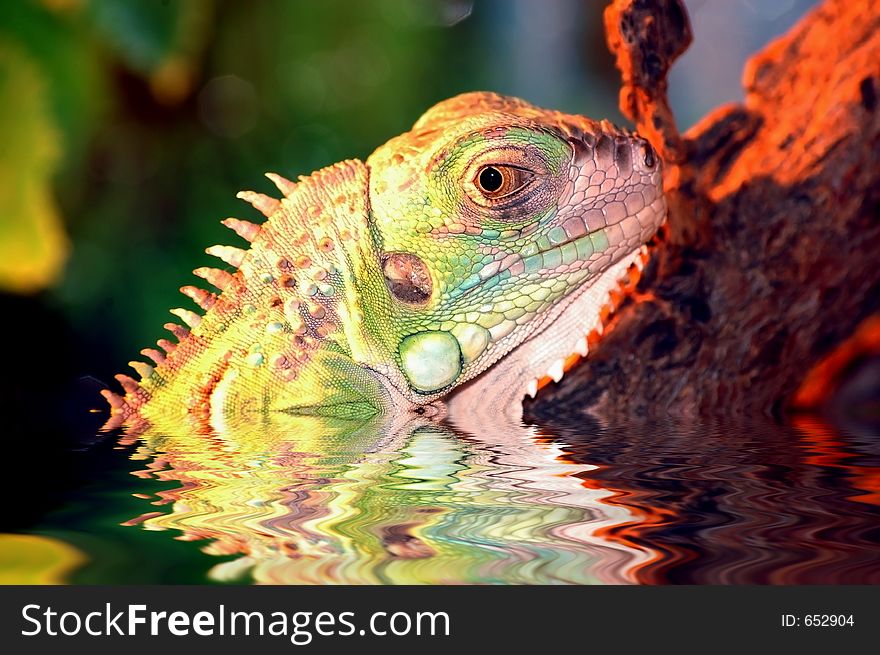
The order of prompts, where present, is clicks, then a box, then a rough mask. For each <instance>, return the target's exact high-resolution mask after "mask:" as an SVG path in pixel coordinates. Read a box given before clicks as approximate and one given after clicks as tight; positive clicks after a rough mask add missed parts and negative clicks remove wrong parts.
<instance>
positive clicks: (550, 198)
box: [104, 93, 666, 441]
mask: <svg viewBox="0 0 880 655" xmlns="http://www.w3.org/2000/svg"><path fill="white" fill-rule="evenodd" d="M659 167H660V163H659V161H658V159H657V158H656V157H655V155H654V154H653V151H652V150H651V148H650V146H649V145H648V144H647V142H645V141H643V140H642V139H640V138H638V137H637V136H635V135H632V134H629V133H626V132H624V131H621V130H619V129H617V128H615V127H613V126H612V125H611V124H609V123H607V122H600V123H597V122H594V121H591V120H588V119H586V118H584V117H581V116H572V115H567V114H562V113H559V112H552V111H545V110H542V109H538V108H536V107H533V106H532V105H529V104H527V103H525V102H523V101H521V100H516V99H513V98H504V97H501V96H497V95H494V94H488V93H472V94H465V95H462V96H458V97H456V98H453V99H451V100H448V101H446V102H443V103H440V104H439V105H437V106H435V107H434V108H432V109H431V110H430V111H428V112H427V113H426V114H425V115H424V116H423V117H422V118H421V119H419V121H418V122H417V123H416V124H415V126H414V128H413V130H412V131H411V132H408V133H406V134H403V135H401V136H399V137H397V138H394V139H392V140H391V141H389V142H388V143H387V144H385V145H384V146H382V147H380V148H379V149H378V150H377V151H376V152H375V153H374V154H373V155H372V156H371V157H370V158H369V159H368V161H367V162H366V164H365V163H363V162H360V161H356V160H350V161H345V162H340V163H338V164H335V165H333V166H329V167H327V168H325V169H322V170H320V171H317V172H315V173H314V174H312V175H310V176H308V177H304V178H300V182H299V183H296V184H294V183H293V182H290V181H289V180H286V179H285V178H283V177H280V176H278V175H270V176H269V177H270V179H272V180H273V181H274V182H275V184H276V185H277V186H278V188H279V190H280V191H281V192H282V194H283V196H284V197H283V198H282V199H280V200H278V199H275V198H270V197H268V196H264V195H262V194H259V193H254V192H242V193H241V194H239V195H240V197H242V198H243V199H245V200H247V201H249V202H250V203H252V204H253V205H254V207H256V208H257V209H258V210H259V211H260V212H261V213H263V214H264V215H265V216H267V217H268V220H267V221H266V222H265V223H263V224H262V225H255V224H252V223H250V222H247V221H242V220H238V219H227V220H226V221H225V224H226V225H227V226H229V227H231V228H232V229H233V230H234V231H235V232H236V233H237V234H238V235H239V236H241V237H243V238H244V239H245V240H247V241H248V242H250V246H249V248H248V249H247V250H242V249H240V248H237V247H230V246H213V247H211V248H209V249H208V252H209V253H210V254H212V255H216V256H217V257H219V258H220V259H221V260H222V261H223V262H224V263H225V264H227V265H228V266H229V267H231V268H224V269H214V268H200V269H197V270H196V271H195V273H196V274H197V275H198V276H200V277H202V278H204V279H205V280H206V281H207V282H208V283H209V284H210V285H212V286H214V287H216V288H217V289H218V290H219V293H214V292H211V291H208V290H204V289H199V288H196V287H192V286H186V287H184V288H183V289H181V290H182V291H183V292H184V293H185V294H186V295H187V296H189V297H190V298H191V299H193V300H194V301H195V302H196V303H197V304H198V305H199V306H200V307H201V308H202V309H204V310H205V314H204V316H202V315H199V314H196V313H194V312H192V311H190V310H186V309H182V308H179V309H175V310H172V313H174V314H175V315H176V316H178V317H179V318H180V319H181V320H182V321H184V323H186V325H187V327H183V326H181V325H176V324H168V325H167V326H166V327H168V329H170V330H171V331H172V333H173V334H174V335H175V336H176V337H177V339H178V341H179V343H172V342H169V341H167V340H165V339H162V340H160V341H159V346H160V347H161V348H162V350H163V351H164V352H160V351H157V350H156V349H146V350H144V351H143V352H144V354H145V355H147V356H148V357H149V358H150V359H152V360H153V361H154V362H155V363H156V366H155V367H153V366H149V365H147V364H145V363H143V362H132V366H133V367H134V368H135V370H136V371H137V372H138V373H139V374H140V375H141V378H142V379H141V381H140V382H137V381H135V380H134V379H132V378H130V377H128V376H126V375H122V374H120V375H118V376H117V379H118V380H119V381H120V383H121V384H122V386H123V388H124V389H125V391H126V394H125V396H124V397H123V396H119V395H117V394H115V393H113V392H111V391H109V390H105V392H104V395H105V396H106V397H107V399H108V400H109V401H110V404H111V406H112V407H113V415H112V417H111V420H110V421H109V422H108V426H110V427H112V426H115V425H119V424H122V423H126V424H128V425H136V424H139V425H140V424H150V425H153V426H157V425H164V426H167V427H169V428H171V429H177V428H176V427H175V426H177V425H181V424H193V425H198V426H199V429H201V430H210V431H212V432H214V433H218V434H219V433H229V432H240V431H241V430H245V431H247V430H250V429H251V428H252V427H253V426H254V425H256V424H257V423H258V422H259V423H263V424H265V423H267V422H273V421H274V423H277V426H278V430H280V432H279V434H281V433H283V434H289V433H297V434H300V435H302V434H304V433H305V432H308V433H309V434H313V435H314V436H315V438H316V439H317V440H318V441H320V440H322V439H323V440H326V438H327V434H328V432H329V431H332V430H331V425H330V423H329V421H331V419H332V420H338V421H342V422H348V423H346V426H345V427H342V428H340V430H341V432H342V433H344V434H347V435H351V434H352V433H353V430H355V428H353V427H352V426H351V425H350V423H351V422H352V421H354V422H355V423H357V421H363V420H368V419H369V420H372V418H371V417H375V416H381V417H382V418H381V420H382V421H385V420H387V419H388V418H389V417H391V418H395V419H396V418H397V417H398V416H402V415H403V414H406V412H403V411H399V410H403V409H405V408H406V407H407V406H408V405H407V403H410V404H415V405H425V404H428V403H431V402H433V401H434V400H436V399H438V398H441V397H444V396H446V395H448V394H449V393H450V392H451V391H453V390H455V392H456V393H455V398H457V399H460V398H461V397H462V396H463V393H464V392H465V390H468V389H469V390H471V391H472V390H473V388H474V385H467V386H462V385H463V384H464V383H465V382H468V381H469V380H472V379H475V378H476V380H475V383H476V382H477V381H479V382H481V383H482V382H486V383H487V384H486V386H488V387H491V389H493V390H497V389H503V388H508V389H513V391H514V392H513V393H510V394H508V396H509V397H508V398H507V399H508V400H511V401H514V400H519V398H520V397H521V395H520V396H517V394H519V393H520V392H522V391H524V390H525V389H532V387H533V386H534V385H531V384H530V386H528V387H524V386H523V382H524V378H526V377H529V376H531V377H530V378H529V379H532V378H534V376H535V375H540V374H542V373H543V371H544V370H546V366H547V363H548V362H556V363H558V364H559V365H558V366H556V364H554V366H553V368H552V370H556V369H557V368H559V369H560V370H561V363H559V362H560V360H559V357H565V356H566V355H567V354H570V353H571V352H572V351H573V350H575V347H574V343H573V342H572V338H573V336H574V337H579V338H582V337H583V335H584V334H585V333H586V331H587V330H588V329H589V328H590V327H592V326H593V325H594V324H595V320H596V318H597V317H598V312H599V309H598V308H599V306H600V305H601V303H602V297H603V294H605V296H607V292H608V290H609V289H611V284H612V283H614V282H616V279H615V278H616V277H618V276H619V275H620V274H621V271H622V270H624V269H625V267H626V266H628V265H629V263H631V262H632V261H633V260H634V258H635V257H636V256H637V255H638V252H639V249H640V247H641V246H642V244H644V243H645V242H646V241H647V240H648V239H649V238H650V237H651V235H652V234H653V233H654V231H655V230H656V229H657V227H658V226H659V224H660V223H661V221H662V220H663V218H664V214H665V209H666V207H665V202H664V199H663V195H662V192H661V176H660V170H659ZM590 317H592V319H591V318H590ZM591 320H592V322H591ZM502 358H504V359H503V360H502ZM499 360H501V361H499ZM513 364H515V365H513ZM541 367H544V368H543V369H542V368H541ZM481 374H482V375H481ZM553 377H556V376H555V375H554V376H553ZM477 396H478V397H479V399H480V401H482V399H483V397H484V396H483V395H482V394H477ZM315 417H317V418H315ZM313 419H314V420H313ZM181 422H182V423H181ZM357 429H360V428H357Z"/></svg>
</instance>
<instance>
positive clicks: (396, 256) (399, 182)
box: [367, 93, 666, 402]
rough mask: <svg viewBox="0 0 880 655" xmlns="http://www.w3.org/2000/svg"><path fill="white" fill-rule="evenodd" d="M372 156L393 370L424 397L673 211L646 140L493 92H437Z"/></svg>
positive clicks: (483, 365)
mask: <svg viewBox="0 0 880 655" xmlns="http://www.w3.org/2000/svg"><path fill="white" fill-rule="evenodd" d="M367 167H368V170H369V176H370V194H369V198H370V212H371V222H372V226H373V230H374V240H375V242H376V245H377V248H378V250H379V255H378V256H379V258H380V262H381V267H382V272H383V275H384V278H385V283H386V285H387V288H388V290H389V292H390V294H391V296H392V298H393V302H392V303H391V305H390V308H389V311H390V313H391V316H392V321H391V325H393V332H394V337H393V339H392V340H391V341H390V342H388V345H389V347H390V349H393V350H394V351H395V352H394V356H395V357H396V363H397V366H398V367H399V371H400V372H402V377H398V376H396V375H393V374H392V375H391V376H390V377H391V378H392V382H395V383H396V384H395V386H398V387H401V388H400V389H399V390H401V391H403V392H404V393H405V394H406V395H408V396H409V397H410V398H411V399H412V400H413V401H415V402H426V401H428V400H431V399H433V398H436V397H438V396H441V395H443V394H444V393H446V392H448V391H449V390H450V389H451V388H452V387H454V386H457V385H459V384H461V383H463V382H465V381H467V380H469V379H471V378H474V377H475V376H477V375H479V374H480V373H482V372H483V371H485V370H486V369H487V368H489V367H490V366H492V364H493V363H494V362H496V361H497V360H498V359H499V358H501V357H503V356H504V355H505V354H507V353H509V352H510V351H511V350H512V349H514V348H516V347H517V346H518V345H519V344H521V343H523V342H524V341H525V340H527V339H529V338H530V337H531V336H533V335H535V334H536V333H538V332H540V331H541V330H542V329H543V328H544V327H545V326H546V325H547V322H548V320H552V317H553V315H554V314H558V312H553V311H551V310H552V309H553V308H554V307H557V306H559V305H560V304H561V303H564V302H566V300H567V299H570V298H572V296H573V295H574V294H577V293H579V292H580V291H583V290H584V289H586V288H588V287H589V286H591V284H592V283H593V282H594V281H595V280H596V279H597V278H599V277H600V276H601V275H602V274H603V272H605V271H606V270H607V269H609V267H611V266H612V265H613V264H614V263H616V262H617V261H618V260H620V259H621V258H623V257H624V256H627V255H631V254H633V253H634V252H636V251H638V249H639V248H640V247H641V246H642V245H643V244H644V243H645V242H646V241H647V240H648V239H649V238H650V237H651V236H652V235H653V234H654V232H655V231H656V229H657V228H658V226H659V225H660V223H661V222H662V221H663V219H664V216H665V211H666V205H665V201H664V198H663V194H662V186H661V173H660V162H659V159H658V158H657V157H656V156H655V154H654V152H653V150H652V149H651V146H650V145H649V144H648V143H647V142H646V141H645V140H643V139H641V138H639V137H638V136H635V135H633V134H630V133H627V132H625V131H622V130H620V129H618V128H615V127H614V126H612V125H611V124H610V123H608V122H606V121H603V122H595V121H592V120H589V119H587V118H584V117H582V116H575V115H568V114H563V113H559V112H555V111H545V110H542V109H539V108H536V107H534V106H532V105H530V104H527V103H525V102H523V101H521V100H517V99H514V98H506V97H502V96H498V95H494V94H487V93H471V94H465V95H461V96H458V97H455V98H452V99H450V100H447V101H445V102H442V103H440V104H438V105H436V106H435V107H433V108H432V109H431V110H430V111H428V112H427V113H426V114H425V115H424V116H422V118H421V119H419V121H418V122H417V123H416V124H415V126H414V127H413V129H412V131H411V132H409V133H406V134H403V135H401V136H399V137H397V138H395V139H392V140H391V141H389V142H388V143H387V144H385V145H384V146H382V147H381V148H379V149H378V150H376V152H375V153H374V154H373V155H372V156H371V157H370V158H369V159H368V160H367ZM394 373H396V371H395V372H394ZM395 377H396V378H397V379H396V380H395V379H394V378H395Z"/></svg>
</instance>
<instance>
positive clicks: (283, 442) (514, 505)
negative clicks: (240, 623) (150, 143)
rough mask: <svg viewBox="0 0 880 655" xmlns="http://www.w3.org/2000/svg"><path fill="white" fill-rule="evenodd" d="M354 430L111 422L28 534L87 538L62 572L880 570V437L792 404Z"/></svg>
mask: <svg viewBox="0 0 880 655" xmlns="http://www.w3.org/2000/svg"><path fill="white" fill-rule="evenodd" d="M345 434H346V438H345V439H339V440H334V439H333V438H332V437H331V438H329V439H325V440H322V439H320V438H316V437H315V435H310V434H309V430H308V429H303V426H299V427H298V428H297V429H296V430H294V431H291V432H289V433H288V432H285V431H284V430H280V431H279V430H278V429H274V430H273V431H271V433H267V432H264V431H261V430H260V429H258V428H254V429H253V430H249V431H247V432H245V433H242V432H239V433H237V434H236V435H235V437H234V438H230V437H229V436H226V437H223V436H219V435H194V434H190V435H180V434H175V435H168V434H158V433H152V434H151V433H146V434H144V435H141V436H140V437H138V438H132V437H126V436H124V435H123V436H122V437H121V438H120V436H119V435H112V436H109V437H107V438H106V439H105V440H104V441H103V442H101V443H99V444H97V445H95V446H93V447H92V448H91V449H90V450H89V451H86V452H85V453H84V454H83V453H81V454H80V457H81V458H85V459H86V460H88V459H89V458H98V459H100V461H101V462H102V466H104V467H105V468H104V469H103V470H102V471H101V473H100V474H96V476H95V480H94V482H93V483H92V484H90V485H87V486H86V487H84V488H80V489H78V490H76V491H72V492H71V493H70V495H69V497H68V498H66V499H65V503H64V505H63V506H62V507H61V508H59V509H57V510H56V511H54V512H52V513H50V514H48V515H47V516H46V517H44V518H43V519H42V520H41V521H40V522H38V523H37V524H36V525H34V526H32V527H31V528H29V530H28V532H31V533H34V534H37V535H42V536H43V537H45V538H47V539H49V540H52V541H57V542H62V543H64V544H66V545H69V546H72V547H73V548H74V549H76V550H78V551H79V554H80V557H79V559H77V560H76V561H75V565H74V564H71V566H70V568H71V571H70V572H68V573H66V574H65V575H63V580H64V581H67V582H104V583H116V582H216V583H228V582H234V583H293V584H302V583H348V584H375V583H409V584H413V583H415V584H421V583H441V584H462V583H466V584H467V583H477V584H595V583H615V584H617V583H620V584H638V583H648V584H663V583H773V584H788V583H877V582H880V566H878V565H880V555H878V552H880V550H878V525H880V524H878V520H877V519H878V511H877V510H878V505H880V475H878V465H880V449H878V438H877V437H876V435H874V434H871V433H868V434H859V433H856V432H855V431H849V432H844V431H841V430H836V429H834V428H832V427H830V426H829V425H827V424H825V423H823V422H822V421H820V420H818V419H813V418H799V419H797V420H795V421H794V422H793V423H792V424H791V425H779V424H776V423H774V422H772V421H769V420H756V421H737V422H730V421H713V422H705V421H704V422H687V423H684V422H681V421H671V420H669V421H663V422H657V421H637V422H631V423H627V424H625V425H603V424H601V423H600V422H594V421H585V420H581V419H572V420H568V421H567V422H566V421H565V420H562V419H560V420H559V421H554V425H553V426H552V427H541V426H534V425H533V426H527V427H524V429H522V430H518V431H514V432H512V433H511V434H509V435H506V434H503V433H502V434H500V435H497V434H496V435H495V436H493V437H492V438H487V437H483V438H479V437H475V436H473V435H468V434H463V433H461V432H457V431H456V430H455V429H454V428H452V427H449V426H445V425H433V424H424V425H420V426H416V427H413V428H409V429H406V430H402V431H400V432H399V433H397V434H377V433H370V432H369V430H364V431H361V432H358V433H357V438H355V439H352V438H351V432H350V431H346V432H345ZM318 437H320V435H318ZM0 549H2V546H0Z"/></svg>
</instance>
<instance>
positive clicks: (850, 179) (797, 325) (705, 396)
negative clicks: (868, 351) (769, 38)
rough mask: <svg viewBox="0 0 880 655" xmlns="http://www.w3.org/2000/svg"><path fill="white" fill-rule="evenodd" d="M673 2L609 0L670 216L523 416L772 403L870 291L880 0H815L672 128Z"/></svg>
mask: <svg viewBox="0 0 880 655" xmlns="http://www.w3.org/2000/svg"><path fill="white" fill-rule="evenodd" d="M634 5H638V7H634ZM673 5H675V6H674V7H673ZM678 12H682V15H683V16H684V18H682V17H681V16H679V15H677V13H678ZM683 12H684V9H683V7H681V5H680V4H679V3H678V2H675V1H671V0H669V1H657V2H654V3H649V2H646V1H645V0H618V1H617V2H615V3H614V5H613V7H612V8H610V9H609V10H608V12H607V14H606V24H607V28H608V30H609V35H608V40H609V44H610V46H611V48H612V50H614V51H615V53H616V55H617V61H618V65H619V66H622V67H623V70H622V73H623V79H624V81H625V85H624V89H623V91H622V93H621V99H622V102H621V104H622V108H623V110H624V111H625V112H626V113H627V114H628V115H629V116H630V117H631V118H633V120H634V121H635V122H636V124H637V126H638V128H639V130H640V131H643V133H644V134H645V136H646V137H648V138H649V139H651V140H652V143H653V144H654V146H655V147H656V148H657V149H658V150H659V151H660V152H662V153H664V160H665V163H666V172H665V178H666V187H667V192H668V195H669V204H670V213H669V221H668V228H667V229H666V230H665V232H664V234H663V235H661V237H660V239H659V243H657V244H656V245H655V247H654V248H653V253H652V258H651V261H650V263H649V264H648V265H647V266H646V268H645V270H644V272H643V275H642V278H641V280H640V281H639V283H638V285H637V287H636V290H635V293H633V294H631V295H630V296H629V297H628V298H626V299H625V300H624V301H623V303H622V305H621V306H620V307H619V308H618V310H617V311H616V313H615V314H614V316H613V317H612V319H611V322H610V325H608V326H607V328H606V333H605V336H604V337H603V338H602V340H601V341H600V342H599V343H598V344H597V345H596V346H595V348H594V349H593V351H592V352H591V353H590V355H589V357H588V358H587V359H586V360H585V361H583V362H581V364H580V365H579V366H577V367H576V368H575V369H574V370H572V371H570V372H569V373H568V374H567V375H566V377H565V378H564V379H563V381H562V382H561V383H560V384H559V385H551V386H549V387H547V388H546V389H544V390H543V392H542V394H540V395H539V398H538V400H536V401H534V402H533V403H531V404H529V405H528V406H527V414H531V415H532V416H533V417H536V418H540V416H541V415H542V414H547V413H548V412H552V413H554V414H558V413H559V412H560V411H566V412H574V413H582V412H585V411H587V412H590V413H593V414H597V415H600V416H612V415H615V414H626V415H632V414H633V413H638V414H655V413H674V414H693V415H696V414H701V413H709V412H711V413H716V414H717V413H718V412H719V411H725V412H731V413H741V412H754V411H767V410H773V411H781V410H783V409H784V408H785V405H786V403H787V401H788V399H789V398H790V397H791V395H792V394H793V393H794V392H795V390H796V389H797V388H798V386H799V384H800V382H801V381H802V380H803V378H804V376H805V375H806V373H807V371H808V370H809V369H810V368H811V367H812V366H813V365H815V364H816V363H817V362H818V361H819V359H820V358H821V357H822V356H823V355H824V354H826V353H827V352H829V351H830V350H831V349H833V347H834V346H835V345H836V344H838V343H840V342H841V341H842V340H844V339H845V338H846V337H847V336H848V335H850V334H852V333H853V332H854V330H855V329H856V327H857V326H858V325H859V323H860V322H861V321H862V320H864V319H865V318H866V317H868V316H869V315H871V314H873V313H875V312H877V311H878V309H880V259H878V256H880V184H878V181H880V180H878V178H880V79H878V78H880V3H878V2H874V1H872V2H869V3H860V2H849V1H848V0H828V1H826V2H825V3H824V4H822V5H821V6H820V7H818V8H817V9H815V10H814V11H812V12H811V13H810V14H809V15H807V16H806V17H805V18H804V19H803V20H802V21H801V22H800V23H799V24H798V25H797V26H795V27H794V28H793V29H792V30H791V31H790V32H789V33H788V34H786V35H785V36H783V37H781V38H779V39H778V40H776V41H775V42H773V43H771V44H770V45H769V46H768V47H767V48H766V49H765V50H764V51H763V52H761V53H760V54H758V55H756V56H754V57H753V58H752V59H751V60H750V61H749V62H748V63H747V65H746V68H745V71H744V75H743V78H744V85H745V89H746V98H745V101H744V103H743V104H734V105H730V106H726V107H722V108H720V109H718V110H716V111H714V112H713V113H711V114H710V115H708V116H706V117H705V118H704V119H703V120H702V121H701V122H700V123H699V124H698V125H696V126H695V127H693V128H692V129H691V130H689V131H688V132H687V133H686V134H685V135H684V138H683V139H681V138H680V137H679V136H678V134H677V131H676V130H675V126H674V121H673V120H672V116H671V113H670V112H669V108H668V104H667V103H666V97H665V89H666V83H665V72H666V71H667V70H668V68H669V66H670V65H671V63H672V59H673V58H674V57H675V56H677V54H679V53H680V52H681V51H682V50H683V48H679V47H678V46H679V45H681V43H684V42H686V41H687V40H688V39H689V28H687V18H686V14H684V13H683ZM682 26H684V27H682ZM658 34H668V35H673V36H672V37H670V38H667V40H666V41H664V40H663V39H660V38H659V37H658V36H657V35H658ZM676 35H677V36H676ZM646 62H654V63H652V64H650V65H647V64H646ZM647 69H650V70H652V71H662V78H663V79H658V78H657V76H656V75H654V74H646V72H645V71H646V70H647ZM649 87H650V88H649ZM658 117H659V119H658Z"/></svg>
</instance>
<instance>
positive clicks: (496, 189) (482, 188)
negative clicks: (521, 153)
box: [474, 164, 532, 200]
mask: <svg viewBox="0 0 880 655" xmlns="http://www.w3.org/2000/svg"><path fill="white" fill-rule="evenodd" d="M531 177H532V176H531V175H530V174H529V172H528V171H524V170H523V169H521V168H516V167H514V166H503V165H501V164H492V165H489V166H483V167H482V168H480V169H479V170H478V171H477V175H476V177H475V178H474V186H476V187H477V189H478V190H479V192H480V193H481V194H482V195H483V197H485V198H486V199H488V200H497V199H499V198H504V197H505V196H509V195H511V194H512V193H516V192H517V191H519V190H520V189H522V188H523V187H524V186H525V185H526V184H528V182H529V180H530V179H531Z"/></svg>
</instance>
